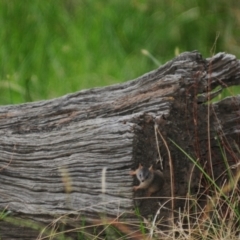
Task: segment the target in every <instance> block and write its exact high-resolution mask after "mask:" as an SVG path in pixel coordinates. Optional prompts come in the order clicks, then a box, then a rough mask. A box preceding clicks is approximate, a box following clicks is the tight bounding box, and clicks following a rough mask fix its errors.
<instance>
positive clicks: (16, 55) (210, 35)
mask: <svg viewBox="0 0 240 240" xmlns="http://www.w3.org/2000/svg"><path fill="white" fill-rule="evenodd" d="M239 6H240V3H238V2H237V1H233V0H232V1H225V0H219V1H210V2H209V1H206V0H195V1H192V0H191V1H190V0H179V1H176V0H175V1H171V0H161V1H157V0H123V1H118V0H98V1H91V0H82V1H80V0H79V1H77V0H55V1H53V0H34V1H32V0H25V1H17V0H15V1H9V0H0V13H1V14H0V28H1V31H0V46H1V48H0V60H1V61H0V70H1V71H0V104H1V105H2V104H16V103H21V102H26V101H36V100H41V99H51V98H54V97H57V96H61V95H64V94H67V93H70V92H75V91H78V90H80V89H85V88H92V87H97V86H105V85H110V84H114V83H118V82H123V81H127V80H130V79H133V78H136V77H138V76H140V75H142V74H144V73H146V72H148V71H150V70H152V69H154V68H156V67H157V65H156V61H153V60H152V59H151V58H149V57H146V56H145V55H144V54H142V52H141V50H142V49H146V50H148V51H149V52H150V53H151V54H152V56H154V58H156V59H157V60H158V61H159V62H160V63H161V64H163V63H165V62H166V61H167V60H170V59H172V58H173V57H174V56H175V52H183V51H191V50H195V49H197V50H199V51H200V52H201V53H202V54H203V55H204V56H205V57H208V56H210V55H211V54H212V51H211V49H212V46H213V44H214V41H215V38H216V36H217V34H218V33H219V35H220V36H219V38H218V40H217V44H216V49H215V52H219V51H227V52H230V53H232V54H235V55H236V56H238V57H239V56H240V47H239V46H240V44H239V43H240V38H239V36H240V29H239V28H240V18H239V15H240V13H239V11H240V10H238V8H239Z"/></svg>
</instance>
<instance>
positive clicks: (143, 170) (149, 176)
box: [130, 164, 164, 197]
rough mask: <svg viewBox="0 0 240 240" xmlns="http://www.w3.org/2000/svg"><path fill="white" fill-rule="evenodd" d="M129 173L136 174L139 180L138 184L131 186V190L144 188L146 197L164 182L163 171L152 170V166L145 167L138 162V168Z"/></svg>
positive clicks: (158, 188)
mask: <svg viewBox="0 0 240 240" xmlns="http://www.w3.org/2000/svg"><path fill="white" fill-rule="evenodd" d="M130 175H132V176H134V175H136V176H137V179H138V180H139V181H140V184H139V185H138V186H134V187H133V191H136V190H138V189H146V190H147V196H148V197H149V196H151V195H152V194H153V193H155V192H157V191H159V190H160V189H161V188H162V187H163V184H164V177H163V173H162V172H160V171H159V170H153V167H152V166H151V167H150V168H147V167H143V166H142V164H139V166H138V169H136V170H135V171H131V172H130Z"/></svg>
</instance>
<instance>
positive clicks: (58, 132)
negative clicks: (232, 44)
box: [0, 51, 240, 239]
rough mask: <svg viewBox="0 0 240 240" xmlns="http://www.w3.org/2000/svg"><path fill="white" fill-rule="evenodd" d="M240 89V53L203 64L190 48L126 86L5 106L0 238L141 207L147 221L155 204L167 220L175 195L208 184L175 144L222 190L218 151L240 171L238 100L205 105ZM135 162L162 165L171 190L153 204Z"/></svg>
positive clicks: (0, 139)
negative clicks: (225, 91) (134, 175)
mask: <svg viewBox="0 0 240 240" xmlns="http://www.w3.org/2000/svg"><path fill="white" fill-rule="evenodd" d="M239 83H240V61H239V60H238V59H236V57H235V56H233V55H230V54H226V53H218V54H216V55H215V56H213V57H211V58H207V59H204V58H203V57H202V56H201V55H200V54H199V53H198V52H196V51H194V52H187V53H183V54H181V55H179V56H178V57H176V58H175V59H173V60H171V61H169V62H168V63H166V64H165V65H163V66H161V67H160V68H158V69H157V70H154V71H152V72H149V73H147V74H145V75H143V76H141V77H139V78H137V79H135V80H132V81H128V82H125V83H122V84H117V85H113V86H109V87H105V88H94V89H89V90H83V91H79V92H77V93H73V94H68V95H66V96H63V97H60V98H56V99H53V100H48V101H39V102H33V103H26V104H21V105H9V106H1V107H0V184H1V188H0V209H2V211H3V210H4V211H3V212H4V213H6V212H8V213H9V215H7V217H5V218H4V219H3V221H2V222H1V223H0V236H1V237H2V239H36V238H37V236H39V233H40V229H41V230H42V227H44V226H46V225H47V224H49V223H52V222H53V221H54V220H56V219H57V218H59V222H61V220H62V219H63V216H64V221H67V222H68V224H69V225H70V226H78V224H80V222H81V221H82V220H83V219H84V221H86V222H94V221H96V219H97V218H99V217H100V216H101V214H102V213H103V214H104V216H111V217H118V216H122V215H124V218H125V219H127V220H126V221H132V220H133V221H137V220H136V219H137V218H136V217H134V214H132V213H133V210H134V209H135V207H136V206H137V207H138V208H139V209H140V213H141V214H142V215H143V216H149V214H155V213H156V211H157V209H158V207H159V205H158V203H159V202H160V203H161V204H164V205H165V206H166V209H168V210H163V211H162V212H161V217H162V218H163V219H164V220H165V221H167V224H168V223H169V219H170V218H171V217H172V216H173V215H172V213H173V211H174V210H178V209H180V208H182V207H183V206H184V201H183V200H179V199H178V198H179V197H185V196H186V195H187V194H188V193H189V190H190V191H191V194H193V195H196V196H199V194H201V193H206V191H205V190H206V188H207V181H205V180H206V179H204V177H203V176H202V174H201V172H200V171H199V169H197V167H196V164H194V163H193V162H192V161H190V159H189V158H188V157H187V156H186V155H185V154H183V152H182V151H181V150H180V149H179V147H180V148H181V149H183V150H184V151H185V152H187V154H189V155H190V156H191V157H192V158H194V159H196V161H197V162H198V163H199V165H201V166H203V168H204V169H206V172H207V173H208V174H209V175H210V176H212V177H213V178H214V179H215V180H216V182H217V183H218V184H219V185H221V183H222V181H223V178H224V177H226V176H223V175H222V174H223V173H224V172H226V165H225V163H224V161H223V157H222V154H221V151H220V150H221V149H224V150H225V153H226V159H227V160H228V164H229V166H238V165H237V164H239V160H238V159H239V148H240V147H239V143H240V142H239V130H238V129H239V127H240V125H239V120H240V118H239V113H240V111H239V105H240V97H239V96H236V97H228V98H226V99H224V100H222V101H220V102H217V103H214V104H208V103H209V101H210V100H211V98H213V97H215V96H216V95H218V94H220V93H221V90H222V89H223V88H226V87H229V86H233V85H239ZM216 87H219V89H218V90H217V91H215V92H213V91H212V90H214V89H216ZM176 145H177V146H178V147H177V146H176ZM159 153H160V155H159ZM161 159H162V162H161V161H160V160H161ZM139 163H142V164H144V165H146V166H150V165H151V164H153V165H154V168H160V169H161V163H162V167H163V173H164V176H165V185H164V187H163V189H162V190H161V191H160V192H158V193H156V194H154V197H155V198H154V199H153V198H151V199H137V198H139V197H144V191H139V192H137V193H134V194H133V192H132V186H133V184H134V185H137V184H138V182H137V181H136V179H134V180H133V179H132V177H131V176H130V175H129V171H130V170H131V169H135V168H137V166H138V164H139ZM171 165H172V166H171ZM200 184H201V185H202V188H201V190H200V191H199V185H200ZM171 197H178V198H176V199H174V200H173V201H169V199H170V198H171ZM167 202H168V203H167ZM143 203H144V204H143ZM202 204H204V203H202ZM66 216H68V218H67V220H66ZM13 228H14V229H15V231H11V229H13Z"/></svg>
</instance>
